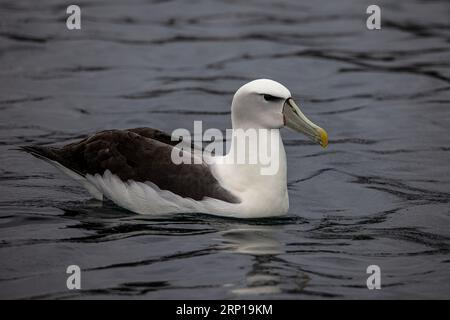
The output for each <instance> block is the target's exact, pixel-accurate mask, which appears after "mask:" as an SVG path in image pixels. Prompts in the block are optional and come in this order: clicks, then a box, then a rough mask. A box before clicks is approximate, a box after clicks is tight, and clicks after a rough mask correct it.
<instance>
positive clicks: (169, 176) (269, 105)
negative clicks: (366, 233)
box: [21, 79, 328, 218]
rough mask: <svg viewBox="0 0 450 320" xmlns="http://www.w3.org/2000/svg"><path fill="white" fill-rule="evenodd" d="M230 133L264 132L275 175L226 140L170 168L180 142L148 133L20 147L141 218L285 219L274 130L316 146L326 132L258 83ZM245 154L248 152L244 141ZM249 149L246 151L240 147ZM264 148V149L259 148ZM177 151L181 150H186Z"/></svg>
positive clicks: (273, 85) (272, 85) (243, 97)
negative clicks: (216, 149) (239, 157)
mask: <svg viewBox="0 0 450 320" xmlns="http://www.w3.org/2000/svg"><path fill="white" fill-rule="evenodd" d="M231 117H232V132H235V131H237V130H248V129H257V130H267V131H270V133H271V137H275V141H276V142H277V143H278V145H279V147H278V148H274V150H276V152H272V153H271V154H270V157H271V158H272V160H276V161H277V163H278V167H277V170H276V171H275V172H273V173H271V174H262V173H261V172H262V171H261V169H262V166H263V164H262V163H261V162H260V161H256V162H252V163H250V162H246V161H244V162H236V161H228V160H232V159H230V158H231V157H234V156H235V151H233V150H236V148H234V146H236V145H238V144H239V143H240V142H243V141H240V140H242V139H245V138H246V137H245V136H242V135H234V134H233V135H232V139H231V148H230V151H229V152H228V153H227V154H226V155H223V156H215V155H210V158H209V159H208V160H209V161H204V160H202V161H200V163H199V162H198V161H197V162H194V163H180V164H177V163H174V161H173V160H172V157H171V156H172V153H173V151H174V148H178V144H179V142H180V141H179V140H176V139H173V138H172V136H171V135H169V134H167V133H164V132H162V131H160V130H157V129H152V128H134V129H127V130H106V131H100V132H97V133H95V134H93V135H91V136H88V137H86V138H85V139H83V140H81V141H79V142H75V143H71V144H67V145H64V146H62V147H54V146H39V145H31V146H23V147H21V149H22V150H24V151H27V152H29V153H30V154H32V155H33V156H35V157H37V158H39V159H42V160H45V161H47V162H48V163H50V164H52V165H53V166H55V167H57V168H58V169H60V170H61V171H62V172H64V173H65V174H67V175H68V176H69V177H71V178H72V179H74V180H76V181H77V182H79V183H81V184H82V185H83V186H84V187H85V188H86V189H87V191H88V192H89V193H90V194H91V195H92V196H93V197H94V198H96V199H98V200H103V199H104V198H107V199H110V200H111V201H113V202H114V203H115V204H117V205H118V206H120V207H123V208H125V209H128V210H130V211H133V212H135V213H139V214H168V213H204V214H212V215H220V216H228V217H236V218H262V217H272V216H280V215H284V214H286V213H287V212H288V209H289V196H288V191H287V165H286V153H285V150H284V147H283V142H282V140H281V135H280V129H281V128H283V127H285V126H286V127H288V128H290V129H293V130H294V131H296V132H300V133H303V134H304V135H306V136H307V137H308V138H309V139H311V140H312V141H314V142H316V143H318V144H319V145H321V146H322V147H324V148H325V147H326V146H327V144H328V136H327V133H326V131H325V130H324V129H322V128H321V127H319V126H317V125H315V124H314V123H313V122H311V121H310V120H309V119H308V118H307V117H306V116H305V115H304V114H303V113H302V111H301V110H300V108H299V107H298V105H297V104H296V103H295V102H294V100H293V98H292V96H291V93H290V91H289V90H288V89H287V88H286V87H285V86H283V85H282V84H280V83H278V82H276V81H273V80H269V79H258V80H254V81H251V82H249V83H247V84H245V85H243V86H242V87H240V88H239V89H238V90H237V91H236V93H235V95H234V97H233V101H232V104H231ZM243 145H244V152H247V153H248V152H253V151H251V150H253V149H251V148H250V147H251V146H248V143H247V144H245V143H243ZM246 145H247V147H245V146H246ZM264 145H265V144H262V147H263V148H264ZM193 150H194V148H192V149H191V151H189V150H188V151H186V149H182V152H191V153H192V154H193V152H192V151H193Z"/></svg>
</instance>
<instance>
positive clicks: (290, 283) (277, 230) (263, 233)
mask: <svg viewBox="0 0 450 320" xmlns="http://www.w3.org/2000/svg"><path fill="white" fill-rule="evenodd" d="M282 227H283V226H267V225H263V226H261V225H259V226H250V225H245V226H244V225H243V226H242V227H238V228H233V229H229V230H227V231H223V232H221V235H222V239H221V241H222V246H221V247H222V249H224V250H227V251H229V252H232V253H238V254H243V255H248V256H251V258H252V260H253V261H252V263H251V268H250V270H249V271H248V272H247V273H246V277H245V279H244V281H242V282H241V283H239V284H235V285H229V286H230V287H231V288H232V289H231V293H232V294H234V295H237V296H240V297H244V296H245V297H254V296H260V295H264V296H265V297H267V296H270V295H273V294H276V295H277V297H279V295H280V294H283V293H285V294H292V293H301V292H302V291H303V289H304V288H305V286H306V285H307V283H308V281H309V277H308V276H307V275H306V274H305V273H304V272H303V271H302V270H301V267H300V266H298V265H296V264H294V263H291V262H289V261H287V260H285V259H284V258H283V255H284V254H285V250H284V248H283V246H282V245H281V242H280V241H279V240H278V239H277V237H278V236H279V235H280V234H281V233H282V232H283V229H282Z"/></svg>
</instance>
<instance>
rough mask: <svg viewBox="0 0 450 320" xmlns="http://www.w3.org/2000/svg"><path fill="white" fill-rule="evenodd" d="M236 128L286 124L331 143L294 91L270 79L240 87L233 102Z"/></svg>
mask: <svg viewBox="0 0 450 320" xmlns="http://www.w3.org/2000/svg"><path fill="white" fill-rule="evenodd" d="M231 117H232V122H233V128H234V129H237V128H239V129H244V130H247V129H280V128H282V127H284V126H286V127H288V128H291V129H293V130H295V131H297V132H301V133H303V134H305V135H306V136H307V137H309V138H310V139H311V140H313V141H314V142H317V143H318V144H320V145H321V146H322V147H326V146H327V144H328V136H327V133H326V131H325V130H324V129H322V128H320V127H319V126H317V125H315V124H314V123H312V122H311V121H310V120H309V119H308V118H306V116H305V115H304V114H303V113H302V112H301V111H300V108H299V107H298V106H297V104H296V103H295V102H294V100H293V99H292V96H291V92H290V91H289V90H288V89H287V88H286V87H285V86H283V85H282V84H281V83H278V82H276V81H273V80H269V79H258V80H254V81H251V82H249V83H247V84H245V85H243V86H242V87H240V88H239V90H238V91H236V93H235V95H234V97H233V102H232V105H231Z"/></svg>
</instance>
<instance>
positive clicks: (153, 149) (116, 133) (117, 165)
mask: <svg viewBox="0 0 450 320" xmlns="http://www.w3.org/2000/svg"><path fill="white" fill-rule="evenodd" d="M178 142H179V141H178ZM178 142H177V141H171V139H170V135H167V134H165V133H164V132H161V131H159V130H155V129H150V128H136V129H129V130H107V131H102V132H99V133H96V134H94V135H92V136H90V137H88V138H86V139H83V140H81V141H79V142H76V143H72V144H68V145H66V146H63V147H61V148H52V147H42V146H27V147H23V148H22V149H24V150H25V151H27V152H30V153H31V154H33V155H35V156H37V157H40V158H44V159H50V160H53V161H56V162H59V163H60V164H61V165H63V166H64V167H67V168H69V169H71V170H73V171H75V172H77V173H79V174H81V175H86V174H92V175H94V174H96V173H98V174H103V173H104V172H105V171H106V170H109V171H111V173H113V174H115V175H117V176H118V177H119V178H120V179H121V180H122V181H128V180H133V181H139V182H147V181H150V182H152V183H154V184H156V185H157V186H158V187H159V188H160V189H163V190H169V191H171V192H173V193H175V194H178V195H180V196H182V197H188V198H192V199H195V200H201V199H203V198H204V197H211V198H216V199H219V200H223V201H227V202H233V203H237V202H239V200H238V199H237V198H236V197H235V196H234V195H232V194H231V193H230V192H228V191H227V190H226V189H224V188H222V187H221V185H220V184H219V182H218V181H217V180H216V179H215V177H214V176H213V175H212V173H211V172H210V170H209V167H208V166H207V165H206V164H180V165H176V164H174V163H173V162H172V160H171V152H172V149H173V146H174V145H176V144H177V143H178Z"/></svg>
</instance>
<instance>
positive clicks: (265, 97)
mask: <svg viewBox="0 0 450 320" xmlns="http://www.w3.org/2000/svg"><path fill="white" fill-rule="evenodd" d="M263 97H264V100H266V101H277V100H280V99H282V98H280V97H275V96H271V95H270V94H263Z"/></svg>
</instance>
